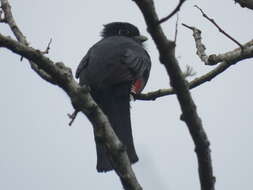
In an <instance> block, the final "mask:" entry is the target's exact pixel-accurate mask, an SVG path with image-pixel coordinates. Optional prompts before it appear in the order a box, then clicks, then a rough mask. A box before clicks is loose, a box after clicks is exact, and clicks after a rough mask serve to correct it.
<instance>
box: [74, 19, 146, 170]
mask: <svg viewBox="0 0 253 190" xmlns="http://www.w3.org/2000/svg"><path fill="white" fill-rule="evenodd" d="M101 37H102V39H101V40H100V41H98V42H97V43H95V45H93V46H92V47H91V48H90V49H89V50H88V51H87V54H86V55H85V56H84V57H83V59H82V60H81V62H80V64H79V65H78V67H77V70H76V75H75V77H76V78H77V79H79V84H80V85H81V86H83V85H86V86H89V89H90V94H91V96H92V98H93V99H94V100H95V102H96V103H97V105H98V106H99V107H100V108H101V109H102V111H103V112H104V114H105V115H106V116H107V118H108V120H109V122H110V124H111V126H112V128H113V130H114V132H115V134H116V135H117V137H118V138H119V140H120V141H121V142H122V144H123V146H124V147H125V150H126V152H127V155H128V157H129V160H130V162H131V164H133V163H135V162H137V161H138V156H137V153H136V150H135V146H134V142H133V134H132V128H131V119H130V97H131V95H132V94H138V93H140V92H141V91H142V90H143V88H144V87H145V85H146V83H147V80H148V78H149V73H150V69H151V58H150V56H149V54H148V52H147V51H146V50H145V48H144V44H143V42H144V41H146V40H147V37H145V36H143V35H141V34H140V31H139V29H138V28H137V27H136V26H134V25H133V24H131V23H128V22H111V23H108V24H105V25H104V28H103V30H102V32H101ZM95 143H96V152H97V166H96V169H97V171H98V172H107V171H111V170H113V169H114V167H113V163H112V162H111V161H110V157H109V155H108V153H107V151H106V148H105V145H103V143H101V142H99V140H96V138H95Z"/></svg>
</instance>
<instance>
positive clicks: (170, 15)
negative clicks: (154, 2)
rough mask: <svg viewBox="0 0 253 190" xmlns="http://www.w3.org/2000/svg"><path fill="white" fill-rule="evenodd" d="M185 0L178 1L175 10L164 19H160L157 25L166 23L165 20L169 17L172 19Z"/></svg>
mask: <svg viewBox="0 0 253 190" xmlns="http://www.w3.org/2000/svg"><path fill="white" fill-rule="evenodd" d="M185 1H186V0H179V2H178V5H177V6H176V8H175V9H174V10H173V11H172V12H171V13H170V14H169V15H168V16H166V17H164V18H162V19H161V20H159V21H158V24H162V23H163V22H166V21H167V20H169V19H170V18H171V17H173V16H174V15H175V14H176V13H177V12H178V11H179V10H180V8H181V6H182V5H183V3H184V2H185Z"/></svg>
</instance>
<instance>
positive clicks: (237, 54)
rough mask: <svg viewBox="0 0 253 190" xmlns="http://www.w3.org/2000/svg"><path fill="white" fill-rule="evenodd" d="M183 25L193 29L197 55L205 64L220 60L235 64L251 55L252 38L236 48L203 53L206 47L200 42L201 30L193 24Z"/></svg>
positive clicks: (252, 52) (252, 48)
mask: <svg viewBox="0 0 253 190" xmlns="http://www.w3.org/2000/svg"><path fill="white" fill-rule="evenodd" d="M183 26H185V27H187V28H189V29H191V30H192V31H193V37H194V40H195V44H196V48H197V55H198V56H199V58H200V59H201V60H202V61H203V62H204V63H205V64H206V65H216V64H218V63H220V62H229V63H231V62H233V63H234V64H235V63H237V62H239V61H241V60H244V59H248V58H252V57H253V40H251V41H249V42H247V43H245V44H244V45H241V46H242V47H240V48H236V49H234V50H232V51H229V52H226V53H223V54H219V55H215V54H212V55H210V56H208V55H207V54H206V53H205V50H206V47H205V45H204V44H203V42H202V37H201V31H200V30H199V29H197V28H195V27H193V26H188V25H186V24H183ZM242 49H243V51H242Z"/></svg>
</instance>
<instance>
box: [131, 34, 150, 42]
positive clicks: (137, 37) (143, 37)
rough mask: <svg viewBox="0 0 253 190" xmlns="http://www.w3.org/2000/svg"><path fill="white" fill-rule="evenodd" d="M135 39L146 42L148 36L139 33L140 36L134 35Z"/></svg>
mask: <svg viewBox="0 0 253 190" xmlns="http://www.w3.org/2000/svg"><path fill="white" fill-rule="evenodd" d="M134 39H136V40H138V41H140V42H145V41H147V40H148V38H147V37H146V36H142V35H139V36H134Z"/></svg>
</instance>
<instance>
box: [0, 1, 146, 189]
mask: <svg viewBox="0 0 253 190" xmlns="http://www.w3.org/2000/svg"><path fill="white" fill-rule="evenodd" d="M1 6H2V9H3V11H4V14H5V20H6V22H7V23H8V24H9V26H10V27H11V30H12V31H13V33H14V34H15V36H16V38H17V39H18V41H20V42H17V41H15V40H12V39H11V38H8V37H5V36H3V35H2V34H0V47H5V48H7V49H9V50H11V51H13V52H14V53H16V54H18V55H20V56H22V57H25V58H27V59H28V60H29V61H30V64H31V66H32V68H33V70H34V71H36V72H37V73H38V74H39V75H40V76H41V77H42V78H43V79H45V80H47V81H48V82H51V83H53V84H55V85H58V86H59V87H61V88H62V89H63V90H64V91H65V92H66V93H67V94H68V95H69V98H70V99H71V102H72V105H73V107H74V108H75V110H78V111H81V112H82V113H83V114H85V115H86V116H87V117H88V119H89V120H90V121H91V123H92V125H93V128H94V134H95V137H96V139H99V140H100V141H101V142H102V143H104V144H105V146H106V148H107V150H108V152H109V155H110V156H111V160H112V162H113V166H114V169H115V171H116V173H117V174H118V176H119V178H120V180H121V183H122V185H123V186H124V188H125V189H126V190H130V189H131V190H141V189H142V188H141V186H140V184H139V183H138V181H137V178H136V176H135V174H134V172H133V170H132V168H131V164H130V161H129V158H128V156H127V153H126V150H125V149H124V148H123V145H122V143H121V142H120V140H119V139H118V137H117V135H116V134H115V133H114V131H113V129H112V127H111V124H110V122H109V120H108V118H107V117H106V115H105V114H104V113H103V111H102V110H101V109H100V108H99V106H98V105H97V104H96V102H95V101H94V100H93V99H92V97H91V95H90V93H89V91H88V88H87V87H81V86H80V85H79V84H78V83H77V82H76V81H75V80H74V78H73V76H72V71H71V69H70V68H68V67H66V66H64V64H63V63H55V64H54V62H53V61H51V60H50V59H49V58H47V57H45V56H44V55H43V52H41V51H39V50H35V49H33V48H31V47H28V42H27V40H26V38H25V36H24V35H23V34H22V32H21V31H20V30H19V28H18V26H17V25H16V23H15V20H14V18H13V16H12V13H11V7H10V5H9V2H8V0H1ZM50 43H51V42H50ZM50 43H49V45H48V48H47V50H48V49H49V46H50Z"/></svg>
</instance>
